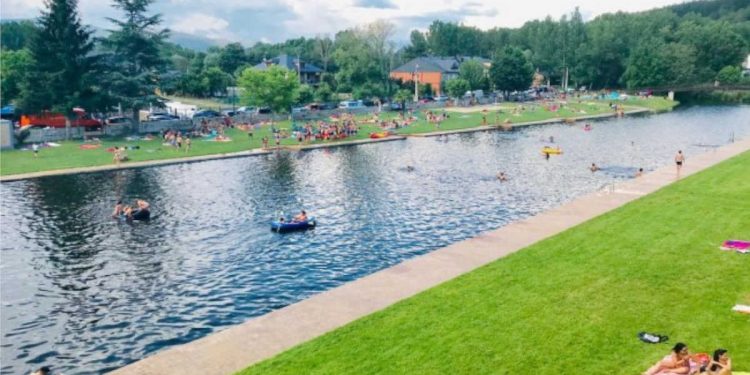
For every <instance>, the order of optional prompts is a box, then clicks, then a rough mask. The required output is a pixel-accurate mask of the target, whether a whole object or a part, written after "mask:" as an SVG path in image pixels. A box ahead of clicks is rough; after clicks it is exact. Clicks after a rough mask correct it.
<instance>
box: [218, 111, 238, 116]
mask: <svg viewBox="0 0 750 375" xmlns="http://www.w3.org/2000/svg"><path fill="white" fill-rule="evenodd" d="M221 114H222V115H224V116H228V117H234V116H237V115H238V114H240V112H238V111H236V110H231V109H225V110H223V111H221Z"/></svg>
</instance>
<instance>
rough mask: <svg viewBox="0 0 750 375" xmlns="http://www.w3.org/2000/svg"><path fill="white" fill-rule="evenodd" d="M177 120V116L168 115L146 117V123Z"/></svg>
mask: <svg viewBox="0 0 750 375" xmlns="http://www.w3.org/2000/svg"><path fill="white" fill-rule="evenodd" d="M179 119H180V117H179V116H175V115H170V114H169V113H152V114H150V115H148V121H172V120H179Z"/></svg>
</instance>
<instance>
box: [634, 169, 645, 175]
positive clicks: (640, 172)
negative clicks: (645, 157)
mask: <svg viewBox="0 0 750 375" xmlns="http://www.w3.org/2000/svg"><path fill="white" fill-rule="evenodd" d="M641 176H643V168H638V171H637V172H635V177H641Z"/></svg>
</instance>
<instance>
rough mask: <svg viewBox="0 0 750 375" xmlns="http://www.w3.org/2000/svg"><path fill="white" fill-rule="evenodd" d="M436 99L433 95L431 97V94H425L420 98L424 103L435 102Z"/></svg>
mask: <svg viewBox="0 0 750 375" xmlns="http://www.w3.org/2000/svg"><path fill="white" fill-rule="evenodd" d="M434 101H435V99H434V98H433V97H431V96H423V97H421V98H419V102H420V103H423V104H424V103H430V102H434Z"/></svg>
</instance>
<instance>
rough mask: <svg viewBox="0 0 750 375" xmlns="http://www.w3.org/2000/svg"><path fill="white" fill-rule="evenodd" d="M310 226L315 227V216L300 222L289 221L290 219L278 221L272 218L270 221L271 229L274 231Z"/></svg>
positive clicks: (286, 230)
mask: <svg viewBox="0 0 750 375" xmlns="http://www.w3.org/2000/svg"><path fill="white" fill-rule="evenodd" d="M310 228H315V218H314V217H311V218H309V219H307V221H300V222H291V221H284V222H280V221H278V220H274V221H272V222H271V230H272V231H274V232H279V233H281V232H292V231H296V230H306V229H310Z"/></svg>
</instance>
